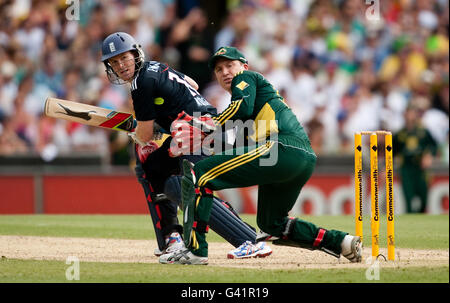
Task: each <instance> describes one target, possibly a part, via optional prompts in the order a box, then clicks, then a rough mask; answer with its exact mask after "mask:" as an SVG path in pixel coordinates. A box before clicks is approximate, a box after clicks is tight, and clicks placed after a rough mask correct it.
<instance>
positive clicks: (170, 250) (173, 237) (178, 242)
mask: <svg viewBox="0 0 450 303" xmlns="http://www.w3.org/2000/svg"><path fill="white" fill-rule="evenodd" d="M166 243H167V247H166V248H165V249H164V250H163V251H160V250H159V249H158V248H156V249H155V251H154V254H155V255H156V256H158V255H157V253H159V263H163V264H165V263H166V260H167V258H168V257H169V256H170V255H172V254H174V253H176V252H178V251H180V250H185V249H186V246H185V245H184V241H183V238H181V235H180V234H179V233H177V232H173V233H171V234H170V235H169V236H168V237H167V239H166ZM157 250H158V251H157Z"/></svg>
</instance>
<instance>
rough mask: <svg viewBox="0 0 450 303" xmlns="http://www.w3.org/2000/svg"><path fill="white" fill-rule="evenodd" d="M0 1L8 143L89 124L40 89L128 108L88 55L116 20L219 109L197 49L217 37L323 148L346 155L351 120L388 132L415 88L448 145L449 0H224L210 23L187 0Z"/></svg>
mask: <svg viewBox="0 0 450 303" xmlns="http://www.w3.org/2000/svg"><path fill="white" fill-rule="evenodd" d="M0 2H1V3H0V130H2V132H5V131H7V132H8V133H9V134H10V136H12V133H11V132H14V133H15V135H16V136H17V137H19V139H20V140H21V141H16V140H12V141H9V142H18V143H17V144H18V150H22V149H21V147H20V146H21V145H22V143H24V142H25V145H26V146H27V148H28V149H30V150H31V151H34V152H39V151H41V150H42V148H43V146H45V145H46V144H55V146H57V148H58V150H59V152H60V153H62V152H70V151H71V149H72V147H73V145H72V144H73V138H72V136H74V135H76V136H79V134H84V135H85V136H87V138H89V137H90V136H91V135H92V133H89V132H84V131H83V132H81V129H80V130H78V128H77V127H74V124H71V123H66V122H64V121H55V123H48V122H49V121H46V119H45V117H44V116H43V115H42V105H43V102H44V100H45V98H46V97H47V96H49V95H53V96H58V97H64V98H67V99H74V100H76V101H81V102H87V103H90V104H94V105H99V106H104V107H108V108H114V109H115V108H124V109H129V105H128V100H129V95H128V92H127V90H126V89H125V88H124V87H114V88H113V87H111V86H110V85H109V83H108V82H107V81H104V80H105V79H104V67H103V66H101V65H99V64H98V62H99V56H100V50H99V47H100V44H101V41H102V40H103V38H105V37H106V36H107V35H109V34H110V33H112V32H115V31H118V30H125V31H128V32H131V33H134V35H135V36H137V37H139V39H138V40H139V41H142V43H143V47H144V51H145V52H146V53H147V54H149V55H150V56H151V58H152V59H155V60H158V61H162V62H167V63H168V64H169V65H171V66H173V67H175V68H179V69H180V70H181V71H183V72H185V73H186V74H188V75H189V76H191V77H192V78H194V79H195V80H196V81H197V82H198V83H199V84H200V89H201V90H202V91H203V93H204V94H205V96H206V97H207V98H208V99H209V100H210V101H211V102H213V103H217V104H215V105H216V106H218V108H219V109H220V107H221V106H223V105H221V104H222V102H223V101H224V100H227V98H228V97H227V94H226V93H220V90H217V89H216V88H217V85H214V84H213V83H212V82H213V81H211V80H212V78H211V73H210V71H209V70H208V68H207V67H206V65H205V64H206V60H207V59H206V58H208V57H209V56H210V55H211V53H212V52H213V51H214V50H216V49H218V48H219V46H222V45H232V46H235V47H238V48H239V49H241V50H242V51H243V52H244V53H245V54H246V55H247V59H249V61H250V62H251V64H252V66H251V67H250V68H251V69H253V70H256V71H259V72H261V73H263V74H264V75H266V77H267V79H268V80H269V81H270V82H271V83H273V84H274V86H276V88H277V89H279V90H280V93H282V95H283V97H284V98H285V100H286V102H287V103H289V105H290V106H291V107H292V109H293V111H294V112H295V113H296V115H297V116H298V117H299V119H300V120H301V121H302V122H304V123H305V124H304V125H305V126H306V125H307V123H308V122H310V121H313V122H314V123H316V122H317V121H318V122H320V123H321V124H322V125H323V132H324V140H323V142H322V145H321V147H320V149H321V152H322V153H323V154H348V155H351V154H352V141H353V132H354V131H355V130H371V129H375V128H383V129H386V130H390V131H392V132H398V131H399V130H400V129H402V128H403V127H404V126H405V120H404V114H405V111H406V108H407V107H410V106H411V105H412V103H414V102H416V101H415V100H416V99H417V98H416V97H417V96H421V97H422V99H424V100H427V105H426V106H425V107H424V108H423V109H422V110H423V114H422V122H423V125H424V127H426V128H427V129H428V130H429V132H430V133H431V135H432V136H433V138H434V139H435V140H436V141H437V142H438V144H439V145H440V147H439V149H440V150H443V151H444V153H445V150H448V115H449V98H448V95H449V94H448V85H449V84H448V77H449V73H448V70H449V56H448V50H449V38H448V37H449V34H448V26H449V13H448V12H449V6H448V5H449V4H448V1H442V0H434V1H428V0H417V1H381V5H380V20H378V21H377V22H374V21H371V20H369V19H367V18H366V15H365V13H366V9H367V8H368V5H367V4H364V2H361V1H359V0H340V1H327V0H315V1H313V0H308V1H306V0H305V1H255V0H250V1H247V0H246V1H243V0H241V1H231V2H229V3H228V11H226V12H224V15H226V18H225V20H226V21H225V23H224V24H214V25H213V24H211V18H210V17H209V16H208V12H205V11H203V10H202V7H201V5H199V3H201V1H196V0H193V1H177V0H148V1H142V0H127V1H122V0H112V1H107V2H105V1H104V0H90V1H83V2H82V5H80V12H79V13H80V14H79V17H80V20H69V19H67V17H66V10H67V8H68V4H65V3H62V2H61V1H59V0H50V1H42V0H33V1H31V0H24V1H0ZM63 2H64V1H63ZM212 30H214V32H216V33H217V34H216V35H213V32H212ZM413 96H414V98H413ZM318 99H322V100H325V101H320V100H319V101H318ZM292 100H293V101H295V102H296V103H293V104H290V103H292ZM17 113H19V114H20V116H21V118H20V119H21V121H20V122H19V121H17V119H16V118H12V115H16V114H17ZM25 117H28V118H27V119H28V121H29V122H24V121H25ZM11 119H12V120H13V121H12V122H11ZM42 120H44V121H42ZM41 124H42V125H41ZM18 125H20V127H19V126H18ZM44 126H45V127H44ZM41 127H44V128H45V129H46V133H47V134H46V135H45V138H46V139H45V140H44V139H43V138H39V137H40V134H39V129H40V128H41ZM78 131H80V133H78ZM77 133H78V134H77ZM80 140H81V139H80ZM102 140H103V139H102ZM77 141H78V139H77ZM81 141H83V140H81ZM319 141H320V140H319ZM42 142H45V144H44V143H42ZM8 144H9V145H10V144H11V143H8ZM318 145H320V144H318ZM84 148H85V149H86V148H93V149H94V150H96V148H97V147H95V146H90V147H88V146H87V145H85V146H84ZM443 155H444V154H442V155H440V154H438V155H437V156H439V157H440V158H441V160H442V161H443V162H448V157H447V158H445V157H444V156H443Z"/></svg>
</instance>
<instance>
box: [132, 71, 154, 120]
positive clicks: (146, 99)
mask: <svg viewBox="0 0 450 303" xmlns="http://www.w3.org/2000/svg"><path fill="white" fill-rule="evenodd" d="M133 85H135V87H134V90H135V91H136V92H135V93H136V98H133V107H134V113H135V115H136V120H138V121H150V120H155V119H156V111H155V104H154V102H153V98H154V94H155V92H154V88H155V87H156V85H157V83H156V79H155V78H153V77H146V76H145V75H143V77H139V78H138V79H136V82H135V83H133Z"/></svg>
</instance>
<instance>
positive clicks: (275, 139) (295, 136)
mask: <svg viewBox="0 0 450 303" xmlns="http://www.w3.org/2000/svg"><path fill="white" fill-rule="evenodd" d="M210 67H211V68H212V69H213V71H214V74H215V76H216V78H217V81H218V82H219V84H220V85H221V86H222V88H224V89H225V90H226V91H228V92H229V93H230V94H231V103H230V105H229V106H228V107H227V108H226V109H225V110H224V111H223V112H222V113H221V114H219V115H218V116H216V117H214V118H213V119H214V121H215V123H216V125H217V127H224V126H225V125H226V122H227V121H230V122H232V121H234V122H235V121H239V120H241V121H244V122H245V121H249V120H252V121H254V123H253V129H252V130H251V131H250V133H249V135H248V137H247V136H246V137H245V139H246V140H245V144H243V145H242V146H235V147H234V148H233V149H232V152H230V150H228V151H225V152H222V153H218V154H215V155H213V156H211V157H208V158H206V159H204V160H201V161H199V162H197V163H196V164H195V166H194V165H193V164H192V163H190V162H188V161H185V162H184V163H183V170H184V176H183V180H182V190H183V196H182V200H183V212H184V214H183V217H184V239H185V242H186V247H187V250H184V251H178V252H174V253H173V255H172V256H171V257H169V260H168V263H175V264H194V265H197V264H207V263H208V243H207V242H206V233H207V231H208V226H207V222H208V220H209V216H210V211H211V206H212V202H213V200H212V199H213V196H212V193H213V191H214V190H222V189H226V188H237V187H248V186H253V185H258V210H257V224H258V227H259V228H260V230H261V232H260V234H259V235H258V237H257V239H258V240H260V241H273V243H274V244H279V245H288V246H297V247H301V248H306V249H310V250H322V251H324V252H326V253H329V254H331V255H334V256H335V257H339V256H340V255H341V254H342V255H343V256H345V257H346V258H347V259H348V260H350V261H351V262H361V254H362V244H361V240H360V238H359V237H357V236H352V235H349V234H348V233H345V232H342V231H338V230H332V229H325V228H321V227H317V226H315V225H314V224H312V223H309V222H306V221H304V220H301V219H299V218H290V217H288V212H289V211H290V210H291V209H292V207H293V206H294V204H295V202H296V201H297V197H298V196H299V194H300V191H301V189H302V187H303V186H304V185H305V183H306V182H307V181H308V179H309V178H310V177H311V175H312V173H313V171H314V167H315V164H316V158H317V157H316V155H315V153H314V151H313V150H312V148H311V145H310V142H309V139H308V136H307V134H306V133H305V131H304V129H303V127H302V126H301V125H300V123H299V121H298V119H297V117H296V116H295V114H294V113H293V112H292V111H291V109H290V108H289V107H288V106H287V105H286V103H285V102H284V100H283V98H282V97H281V96H280V95H279V94H278V91H277V90H276V89H275V88H274V87H273V86H272V85H271V84H270V83H269V82H268V81H267V80H266V79H265V78H264V77H263V76H262V75H261V74H259V73H257V72H253V71H250V70H248V62H247V59H246V58H245V56H244V55H243V54H242V53H241V52H240V51H239V50H237V49H236V48H234V47H221V48H220V49H219V50H218V51H217V52H216V53H215V54H214V55H213V56H212V57H211V59H210ZM175 122H176V121H174V123H175ZM172 125H173V124H172ZM172 130H173V131H174V132H175V133H176V132H177V130H176V127H175V128H174V129H172ZM184 133H185V134H186V132H184ZM193 134H198V132H196V131H195V130H194V131H192V132H190V134H189V132H188V133H187V135H183V134H182V133H178V134H177V137H178V138H180V141H183V142H185V143H187V144H189V143H190V142H192V136H193ZM203 137H204V136H203ZM236 141H238V140H236ZM190 144H191V146H192V143H190ZM274 155H275V156H276V157H275V158H276V160H275V161H272V162H273V163H270V162H271V158H273V156H274ZM264 161H265V162H264ZM267 163H269V164H270V165H269V164H267Z"/></svg>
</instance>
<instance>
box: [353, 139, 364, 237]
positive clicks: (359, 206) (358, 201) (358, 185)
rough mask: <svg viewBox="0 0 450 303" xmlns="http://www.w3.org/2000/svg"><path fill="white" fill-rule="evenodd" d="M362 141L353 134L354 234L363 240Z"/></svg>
mask: <svg viewBox="0 0 450 303" xmlns="http://www.w3.org/2000/svg"><path fill="white" fill-rule="evenodd" d="M362 195H363V193H362V142H361V134H358V133H356V134H355V235H356V236H359V237H361V242H362V240H363V199H362Z"/></svg>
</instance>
